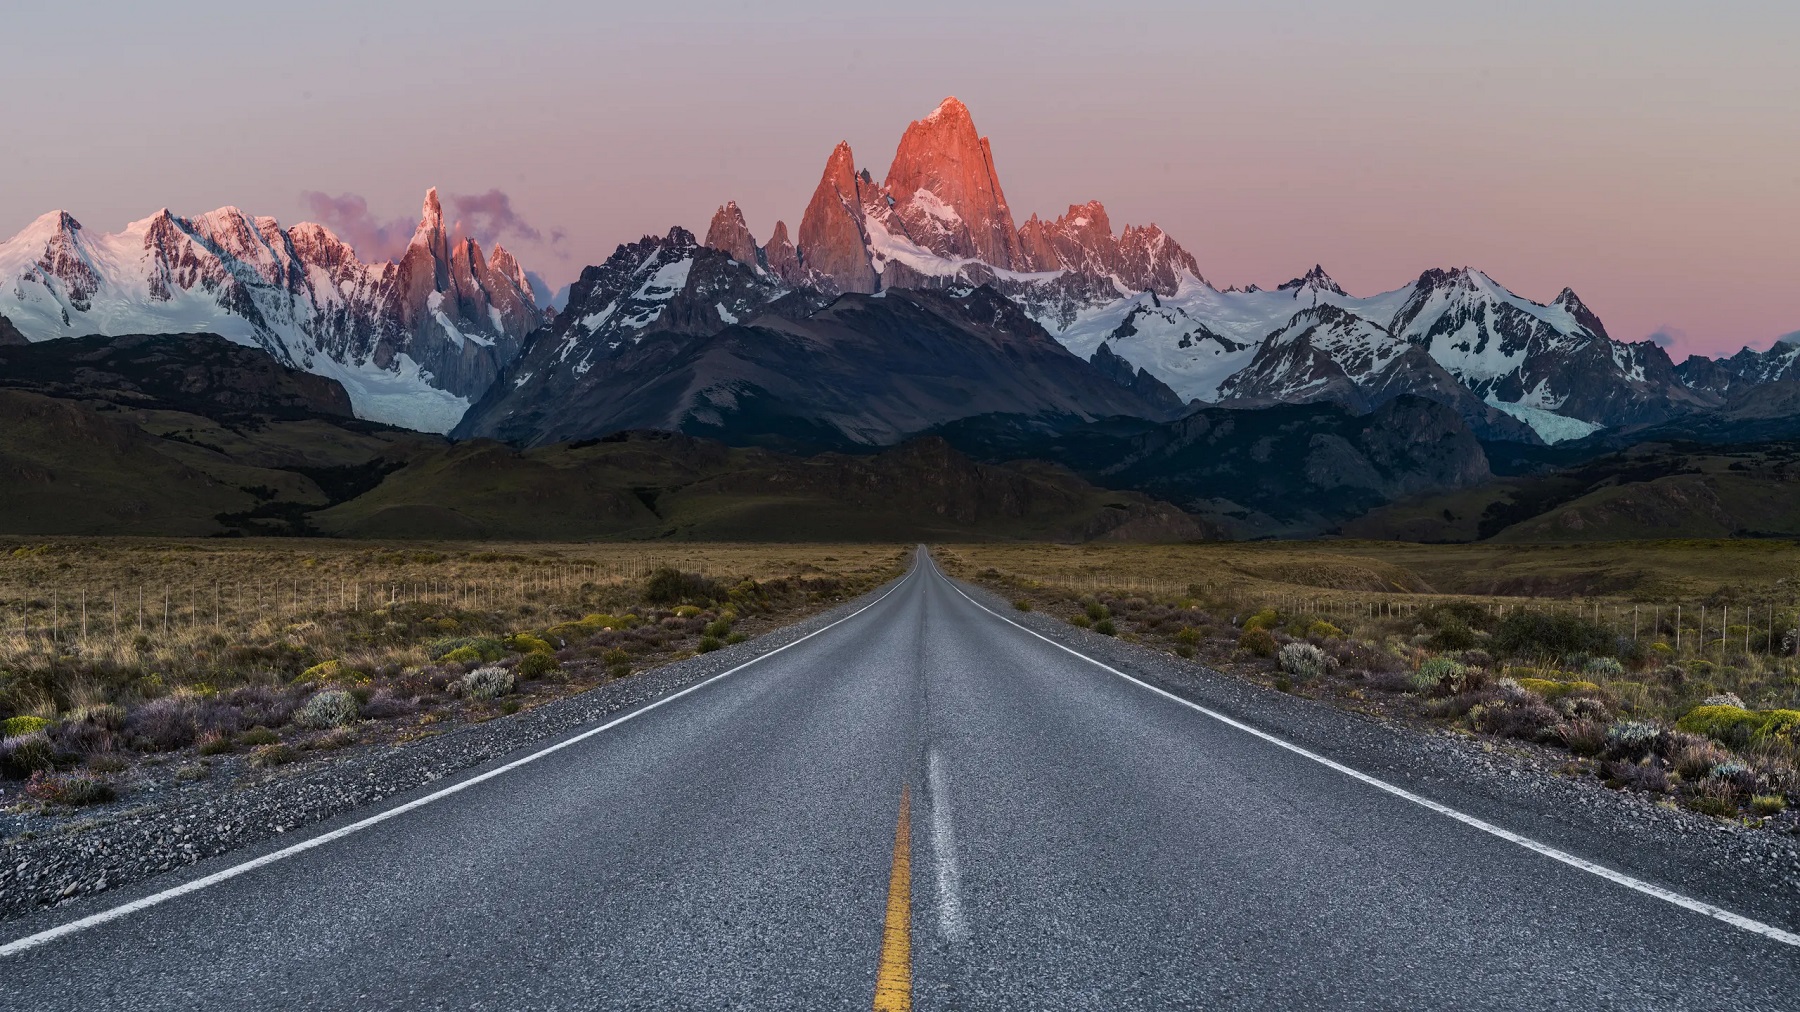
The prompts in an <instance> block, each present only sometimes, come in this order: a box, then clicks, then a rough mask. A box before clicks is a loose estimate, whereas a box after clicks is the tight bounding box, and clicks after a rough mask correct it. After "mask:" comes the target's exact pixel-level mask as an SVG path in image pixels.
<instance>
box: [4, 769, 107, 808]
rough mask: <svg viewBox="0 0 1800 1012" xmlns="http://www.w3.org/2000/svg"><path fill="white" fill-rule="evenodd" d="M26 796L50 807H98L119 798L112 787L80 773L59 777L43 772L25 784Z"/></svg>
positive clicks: (39, 772)
mask: <svg viewBox="0 0 1800 1012" xmlns="http://www.w3.org/2000/svg"><path fill="white" fill-rule="evenodd" d="M25 794H26V796H28V797H30V798H33V799H35V800H38V801H42V802H44V803H45V804H48V805H71V806H74V805H97V804H100V803H102V802H106V801H111V800H112V799H114V798H116V797H118V794H117V792H115V791H114V790H113V788H112V785H111V784H109V783H107V782H106V781H104V780H101V779H99V778H98V777H90V776H85V775H83V774H80V773H70V774H66V775H61V776H59V775H57V774H54V773H48V772H44V771H42V770H40V771H38V772H36V773H33V774H32V775H31V779H30V780H29V781H27V782H26V784H25Z"/></svg>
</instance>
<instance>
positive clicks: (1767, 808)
mask: <svg viewBox="0 0 1800 1012" xmlns="http://www.w3.org/2000/svg"><path fill="white" fill-rule="evenodd" d="M1786 808H1787V799H1786V798H1784V797H1782V796H1781V795H1779V794H1758V795H1756V796H1755V797H1753V798H1751V799H1750V810H1751V811H1752V812H1755V813H1756V814H1757V815H1765V816H1766V815H1780V814H1781V813H1782V811H1783V810H1784V809H1786Z"/></svg>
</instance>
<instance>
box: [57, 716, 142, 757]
mask: <svg viewBox="0 0 1800 1012" xmlns="http://www.w3.org/2000/svg"><path fill="white" fill-rule="evenodd" d="M124 726H125V709H124V708H123V707H119V706H84V707H82V708H81V709H79V710H77V711H75V712H74V713H72V714H70V715H69V717H68V719H66V720H64V721H63V722H61V723H59V724H55V725H52V726H51V727H50V729H49V730H48V731H46V732H45V733H46V734H48V735H49V736H50V744H51V745H52V746H53V747H54V748H55V749H56V751H58V752H63V753H72V754H76V755H102V754H105V753H107V752H111V751H113V750H114V749H116V748H118V746H119V738H118V732H119V729H120V728H122V727H124Z"/></svg>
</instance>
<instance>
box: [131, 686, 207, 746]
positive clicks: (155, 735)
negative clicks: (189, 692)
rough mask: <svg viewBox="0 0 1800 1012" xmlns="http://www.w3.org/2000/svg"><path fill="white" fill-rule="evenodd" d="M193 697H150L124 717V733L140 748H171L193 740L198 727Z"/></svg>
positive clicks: (197, 733) (187, 743) (188, 743)
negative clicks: (149, 699)
mask: <svg viewBox="0 0 1800 1012" xmlns="http://www.w3.org/2000/svg"><path fill="white" fill-rule="evenodd" d="M194 716H195V714H194V704H193V700H192V699H190V698H189V697H187V696H165V697H163V698H162V699H153V700H151V701H150V702H148V703H145V704H144V705H143V706H140V707H137V708H136V709H134V710H132V711H131V712H130V713H129V714H127V715H126V717H125V734H126V737H127V738H129V739H130V741H131V744H132V746H133V747H134V748H137V749H138V750H139V751H143V752H173V751H175V750H176V749H178V748H185V747H187V746H188V745H192V744H193V743H194V739H195V738H196V737H198V736H199V734H200V728H199V726H198V725H197V724H196V723H195V720H194Z"/></svg>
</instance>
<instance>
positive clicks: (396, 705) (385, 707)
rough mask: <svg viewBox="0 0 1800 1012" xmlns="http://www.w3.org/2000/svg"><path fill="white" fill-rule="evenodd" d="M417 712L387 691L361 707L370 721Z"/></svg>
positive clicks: (532, 655)
mask: <svg viewBox="0 0 1800 1012" xmlns="http://www.w3.org/2000/svg"><path fill="white" fill-rule="evenodd" d="M543 656H545V655H544V654H527V655H526V656H525V660H526V661H529V660H531V658H533V657H543ZM551 663H552V664H554V663H555V661H554V660H552V662H551ZM524 666H525V663H524V662H520V664H519V667H521V668H523V667H524ZM417 710H418V707H417V706H415V705H413V702H412V701H411V700H408V699H402V698H401V697H399V696H396V695H394V693H393V692H392V691H391V690H388V689H381V690H379V691H377V692H376V693H375V694H374V695H373V696H370V697H369V701H368V702H366V703H364V704H363V705H362V715H363V716H364V717H367V718H369V719H370V720H387V719H389V718H392V717H404V716H406V715H407V714H409V713H413V712H415V711H417Z"/></svg>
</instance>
